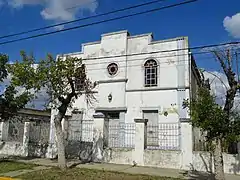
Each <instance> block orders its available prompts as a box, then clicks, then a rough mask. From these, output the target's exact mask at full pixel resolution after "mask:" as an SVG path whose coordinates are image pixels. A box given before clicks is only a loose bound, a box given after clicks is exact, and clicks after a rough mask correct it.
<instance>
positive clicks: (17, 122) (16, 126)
mask: <svg viewBox="0 0 240 180" xmlns="http://www.w3.org/2000/svg"><path fill="white" fill-rule="evenodd" d="M23 135H24V120H23V118H21V117H18V116H16V117H13V118H12V119H11V120H9V125H8V136H7V141H14V142H21V143H22V142H23Z"/></svg>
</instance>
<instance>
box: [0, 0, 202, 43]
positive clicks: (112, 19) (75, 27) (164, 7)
mask: <svg viewBox="0 0 240 180" xmlns="http://www.w3.org/2000/svg"><path fill="white" fill-rule="evenodd" d="M196 1H198V0H189V1H185V2H182V3H177V4H172V5H169V6H163V7H159V8H154V9H150V10H146V11H142V12H138V13H133V14H130V15H125V16H119V17H116V18H110V19H106V20H102V21H97V22H93V23H89V24H83V25H79V26H74V27H71V28H66V29H62V30H57V31H52V32H48V33H41V34H37V35H33V36H29V37H24V38H19V39H14V40H10V41H5V42H1V43H0V45H3V44H10V43H13V42H18V41H23V40H28V39H33V38H37V37H42V36H47V35H51V34H56V33H60V32H65V31H70V30H74V29H79V28H83V27H88V26H92V25H97V24H101V23H105V22H110V21H115V20H119V19H125V18H128V17H133V16H137V15H142V14H147V13H151V12H156V11H159V10H163V9H168V8H172V7H177V6H181V5H185V4H189V3H193V2H196Z"/></svg>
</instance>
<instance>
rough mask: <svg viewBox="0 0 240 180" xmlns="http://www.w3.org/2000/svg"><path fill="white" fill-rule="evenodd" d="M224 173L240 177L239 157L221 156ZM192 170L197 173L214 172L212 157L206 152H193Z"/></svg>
mask: <svg viewBox="0 0 240 180" xmlns="http://www.w3.org/2000/svg"><path fill="white" fill-rule="evenodd" d="M223 162H224V172H225V173H227V174H238V175H240V156H239V155H231V154H225V153H224V154H223ZM192 166H193V169H195V170H197V171H203V172H206V171H209V172H214V164H213V157H211V156H210V153H208V152H200V151H195V152H193V164H192Z"/></svg>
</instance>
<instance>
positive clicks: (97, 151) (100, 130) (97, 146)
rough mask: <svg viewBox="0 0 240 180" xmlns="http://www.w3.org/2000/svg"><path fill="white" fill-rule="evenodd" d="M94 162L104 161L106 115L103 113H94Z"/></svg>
mask: <svg viewBox="0 0 240 180" xmlns="http://www.w3.org/2000/svg"><path fill="white" fill-rule="evenodd" d="M93 118H94V121H93V154H92V161H93V162H102V161H103V159H104V155H103V154H104V150H103V144H104V119H105V116H104V114H102V113H98V114H94V115H93Z"/></svg>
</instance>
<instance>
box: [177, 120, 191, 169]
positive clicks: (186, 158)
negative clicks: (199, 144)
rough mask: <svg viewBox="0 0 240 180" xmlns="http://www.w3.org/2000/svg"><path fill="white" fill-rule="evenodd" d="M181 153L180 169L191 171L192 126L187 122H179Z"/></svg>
mask: <svg viewBox="0 0 240 180" xmlns="http://www.w3.org/2000/svg"><path fill="white" fill-rule="evenodd" d="M180 123H181V126H180V127H181V130H180V131H181V135H180V137H181V141H180V142H181V144H180V147H181V151H182V159H181V161H182V163H181V169H184V170H191V166H192V160H193V135H192V125H191V124H190V123H189V121H188V120H185V119H184V120H181V122H180Z"/></svg>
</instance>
